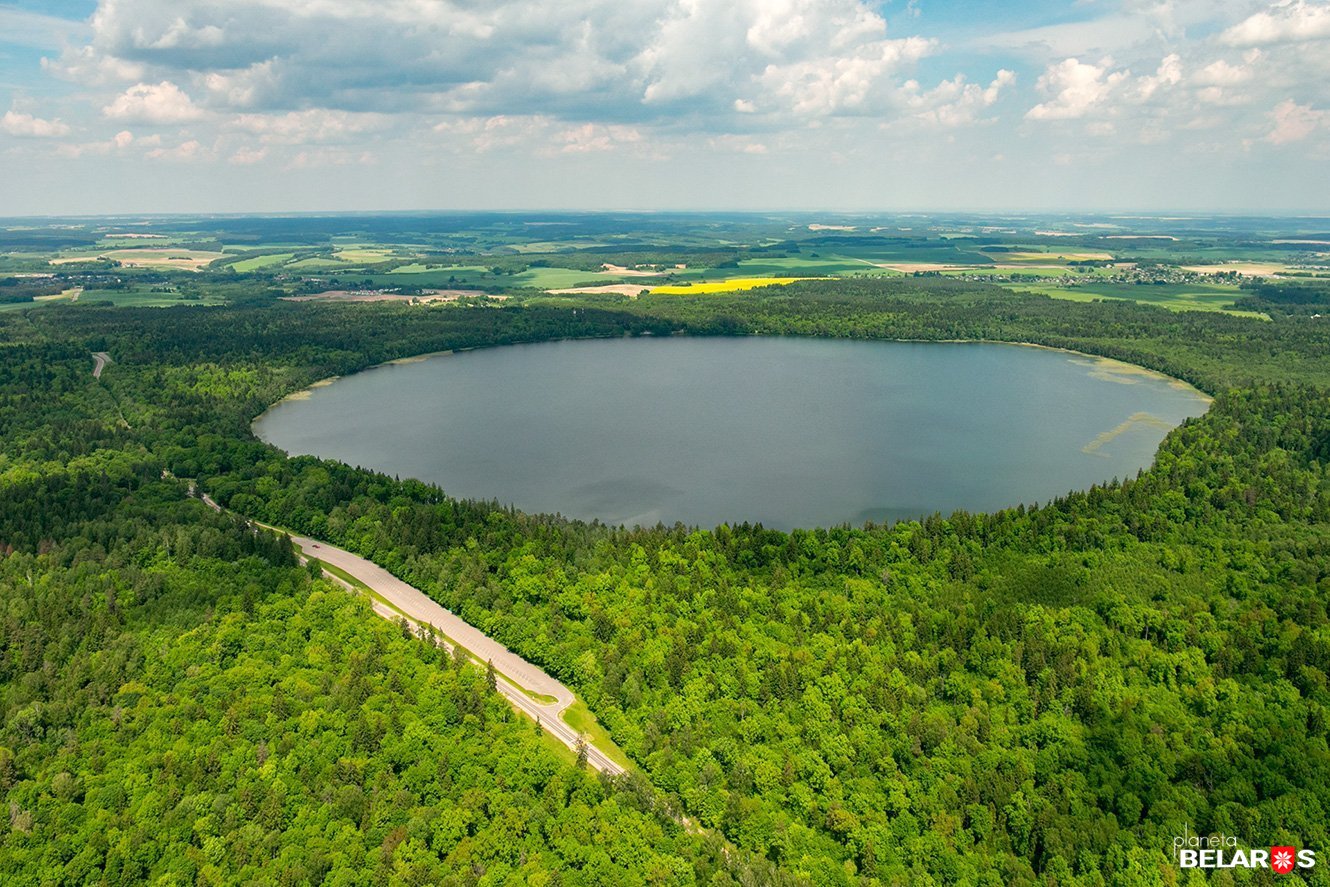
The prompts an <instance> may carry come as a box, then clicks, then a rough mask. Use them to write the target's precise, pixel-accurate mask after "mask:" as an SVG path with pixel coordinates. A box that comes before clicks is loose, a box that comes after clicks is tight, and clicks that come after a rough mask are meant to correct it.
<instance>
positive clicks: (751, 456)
mask: <svg viewBox="0 0 1330 887" xmlns="http://www.w3.org/2000/svg"><path fill="white" fill-rule="evenodd" d="M1207 407H1208V400H1207V399H1206V398H1205V397H1204V395H1202V394H1200V393H1199V392H1197V391H1196V390H1195V389H1192V388H1191V387H1189V386H1187V385H1185V384H1183V383H1181V382H1178V381H1176V380H1172V379H1169V378H1167V377H1164V376H1161V375H1158V374H1156V373H1150V372H1147V371H1145V370H1141V369H1140V368H1138V367H1133V366H1130V365H1127V364H1121V363H1117V362H1114V361H1108V360H1103V359H1099V358H1094V357H1087V356H1085V355H1080V354H1073V353H1070V352H1064V351H1054V350H1049V349H1043V348H1033V347H1023V346H1017V345H997V344H978V343H976V344H961V343H956V344H951V343H912V342H860V341H845V340H835V339H800V338H682V337H680V338H669V339H653V338H641V339H612V340H583V341H567V342H547V343H541V344H536V345H511V346H505V347H500V348H489V349H482V350H477V351H468V352H464V353H457V354H443V355H435V356H431V357H427V358H421V359H413V360H410V361H403V362H399V363H394V364H388V365H385V366H381V367H375V368H373V369H370V370H366V371H365V372H362V373H358V374H356V375H353V376H348V377H345V378H342V379H338V380H336V381H334V382H332V383H331V384H327V385H321V386H316V387H314V388H312V389H309V390H308V391H304V392H301V393H299V394H297V395H294V396H293V397H291V398H288V399H286V400H284V401H282V402H281V403H279V404H277V405H275V406H274V407H273V408H272V409H270V410H269V411H268V412H266V413H265V414H264V415H262V416H260V417H259V419H258V420H256V421H255V423H254V430H255V433H256V434H258V435H259V437H261V438H263V439H264V440H266V441H269V442H270V443H272V444H274V445H276V446H278V447H281V448H282V449H284V450H286V451H288V452H290V453H292V454H312V455H317V456H322V457H325V458H330V459H338V460H341V461H343V462H346V463H349V464H351V465H359V466H362V467H365V468H372V469H375V470H378V471H382V472H385V473H387V474H393V475H399V476H401V477H403V478H405V477H415V478H419V479H421V480H426V481H432V482H434V483H437V484H439V485H440V486H442V487H443V488H444V490H445V491H447V492H448V494H450V495H452V496H455V497H459V498H474V499H497V500H498V501H499V502H501V503H504V504H511V505H515V506H517V507H518V508H520V509H522V510H524V511H528V512H549V513H560V514H563V515H565V516H568V517H576V518H582V519H584V520H592V519H599V520H601V521H603V522H605V523H610V524H626V525H629V526H631V525H634V524H642V525H644V526H651V525H654V524H656V523H657V522H664V523H666V524H672V523H674V522H676V521H681V522H683V523H685V524H695V525H701V526H708V527H710V526H714V525H716V524H719V523H740V522H743V521H748V522H754V523H755V522H761V523H763V524H765V525H766V526H769V527H777V528H784V529H788V528H791V527H796V526H800V527H811V526H831V525H836V524H842V523H850V524H856V525H857V524H862V523H864V522H865V521H870V520H871V521H874V522H879V523H880V522H889V521H893V520H899V519H904V518H914V517H920V516H923V515H927V514H931V513H933V512H935V511H937V512H942V513H943V514H947V513H950V512H951V511H954V510H956V509H968V510H971V511H992V510H996V509H1000V508H1005V507H1009V506H1015V505H1017V504H1020V503H1026V504H1030V503H1035V502H1045V501H1047V500H1049V499H1051V498H1053V497H1055V496H1059V495H1062V494H1064V493H1066V492H1068V491H1070V490H1074V489H1084V488H1087V487H1089V486H1091V485H1092V484H1095V483H1099V482H1103V481H1106V480H1109V479H1111V478H1114V477H1118V478H1125V477H1134V476H1135V475H1136V472H1137V471H1138V470H1139V469H1141V468H1145V467H1148V466H1149V465H1150V464H1151V462H1152V461H1153V458H1154V453H1155V450H1156V449H1157V448H1158V446H1159V442H1160V441H1161V440H1162V439H1163V438H1164V435H1165V434H1166V433H1167V432H1168V430H1169V429H1171V428H1173V427H1175V426H1177V425H1178V424H1180V423H1181V422H1182V421H1183V420H1185V419H1186V418H1187V417H1189V416H1198V415H1200V414H1202V413H1204V412H1205V410H1206V409H1207Z"/></svg>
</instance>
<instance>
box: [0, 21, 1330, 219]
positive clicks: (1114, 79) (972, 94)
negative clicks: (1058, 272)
mask: <svg viewBox="0 0 1330 887" xmlns="http://www.w3.org/2000/svg"><path fill="white" fill-rule="evenodd" d="M0 155H3V158H4V164H5V169H6V172H7V175H6V176H4V177H3V182H2V183H0V201H2V202H3V206H4V209H3V210H0V214H4V215H12V214H40V213H52V214H60V213H113V212H133V213H137V212H206V211H218V212H245V211H288V210H289V211H296V210H375V209H384V210H389V209H452V208H457V209H462V208H503V209H510V208H511V209H523V208H532V209H534V208H568V209H579V208H592V209H594V208H604V209H653V208H658V209H828V210H892V209H921V210H929V209H937V210H942V209H946V210H953V209H972V210H991V209H1004V210H1008V209H1010V210H1073V211H1074V210H1085V211H1095V210H1152V211H1153V210H1157V211H1167V210H1188V211H1230V212H1272V213H1282V212H1302V213H1311V214H1327V215H1330V176H1327V175H1326V174H1325V172H1324V170H1325V169H1326V168H1327V161H1330V0H1320V2H1313V0H1277V2H1273V3H1271V2H1269V0H1080V2H1061V3H1052V2H1033V3H1019V4H1012V3H1003V2H996V0H953V2H946V3H943V2H930V0H891V2H886V3H873V2H862V0H562V2H560V3H557V4H556V3H550V2H548V0H487V2H484V3H476V2H472V0H302V2H298V3H292V2H289V0H101V2H83V0H47V2H40V3H38V2H33V0H19V2H8V3H6V2H3V0H0Z"/></svg>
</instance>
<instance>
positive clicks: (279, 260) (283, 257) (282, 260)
mask: <svg viewBox="0 0 1330 887" xmlns="http://www.w3.org/2000/svg"><path fill="white" fill-rule="evenodd" d="M294 256H295V253H277V254H275V255H268V256H255V257H253V258H252V259H241V260H240V261H238V262H232V263H231V266H230V267H232V268H234V269H235V270H236V271H239V272H240V273H241V274H245V273H247V272H250V271H258V270H259V269H260V268H271V267H273V266H275V265H284V264H286V263H287V262H289V261H291V259H292V258H293V257H294Z"/></svg>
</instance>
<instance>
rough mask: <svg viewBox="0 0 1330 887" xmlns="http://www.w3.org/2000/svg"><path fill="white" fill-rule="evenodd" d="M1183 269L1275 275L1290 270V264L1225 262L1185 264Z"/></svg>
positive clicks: (1201, 272) (1214, 272)
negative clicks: (1216, 263) (1217, 263)
mask: <svg viewBox="0 0 1330 887" xmlns="http://www.w3.org/2000/svg"><path fill="white" fill-rule="evenodd" d="M1182 270H1183V271H1191V272H1193V273H1195V274H1229V273H1231V272H1233V271H1236V272H1237V273H1239V274H1249V275H1251V276H1252V277H1274V276H1275V275H1276V274H1283V273H1284V272H1286V271H1288V266H1286V265H1272V264H1267V263H1260V262H1225V263H1223V264H1222V265H1183V266H1182Z"/></svg>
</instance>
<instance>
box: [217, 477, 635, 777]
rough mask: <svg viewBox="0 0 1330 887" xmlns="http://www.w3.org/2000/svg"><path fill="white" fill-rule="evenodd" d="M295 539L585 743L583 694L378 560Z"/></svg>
mask: <svg viewBox="0 0 1330 887" xmlns="http://www.w3.org/2000/svg"><path fill="white" fill-rule="evenodd" d="M201 498H202V499H203V501H204V503H205V504H207V505H208V507H210V508H213V509H215V510H217V511H221V510H222V509H221V506H220V505H218V504H217V503H216V502H215V501H213V499H212V498H211V497H210V496H208V495H207V494H206V493H205V494H204V495H203V496H202V497H201ZM291 542H292V543H293V544H294V545H295V546H296V548H297V549H299V550H300V552H301V553H302V554H303V555H304V556H305V557H307V558H317V559H318V560H319V561H320V562H322V563H324V564H327V565H329V566H332V567H336V568H337V569H339V570H341V571H342V572H344V573H346V574H347V575H349V576H351V577H353V578H355V579H356V580H358V581H360V582H363V583H364V584H365V585H367V586H368V587H369V588H370V589H371V590H372V591H373V592H374V593H375V594H376V595H378V596H379V598H382V600H379V599H378V598H373V597H372V598H370V602H371V604H372V605H373V607H374V612H375V613H377V614H378V615H380V616H382V617H383V618H385V619H388V620H391V621H393V622H397V621H399V620H400V619H401V618H402V617H403V616H405V617H406V619H407V621H409V622H410V623H411V625H412V628H413V629H414V630H415V631H416V633H417V634H419V635H421V636H424V634H425V631H426V630H427V629H428V628H433V630H434V633H435V635H436V636H437V635H440V634H441V635H443V636H444V637H443V643H444V645H445V646H446V647H447V648H448V649H449V650H450V651H451V650H452V649H453V647H454V646H460V647H461V648H462V649H463V650H465V651H466V652H467V653H468V654H469V655H470V656H471V658H472V659H474V660H475V661H476V662H478V663H480V664H481V665H484V664H486V663H488V662H493V663H494V670H495V671H496V672H497V673H498V680H497V681H496V684H495V685H496V689H497V690H498V691H499V692H500V693H501V694H503V696H504V698H505V699H507V700H508V701H509V702H510V703H511V704H512V706H513V707H514V708H516V709H517V710H518V711H520V712H521V713H523V714H525V715H526V716H528V717H529V718H531V719H532V720H534V721H538V722H539V723H540V725H541V727H543V728H544V730H545V732H546V733H548V734H549V735H551V736H553V737H554V738H555V739H558V740H559V741H560V742H562V743H563V744H564V745H566V746H568V747H569V748H570V749H573V750H574V751H576V750H577V748H578V746H579V744H583V738H582V736H581V734H580V733H579V732H578V731H577V730H575V729H573V728H572V727H571V726H569V725H568V723H567V722H566V721H564V719H563V712H564V710H565V709H567V708H568V706H570V705H572V704H573V703H574V702H575V701H576V699H577V697H576V696H575V695H573V691H572V690H569V689H568V688H567V687H566V686H564V685H563V684H562V683H560V682H559V681H557V680H555V679H554V678H552V677H550V676H549V675H548V674H546V673H545V671H544V670H543V669H541V668H540V667H539V666H536V665H533V664H532V663H530V662H527V661H526V660H525V659H523V658H522V657H521V656H518V655H517V654H516V653H514V652H512V651H511V650H509V649H508V648H507V647H505V646H503V644H500V643H499V642H498V641H496V640H494V639H493V638H491V637H489V636H488V635H486V634H485V633H484V632H482V631H481V630H480V629H478V628H476V627H475V626H474V625H471V624H470V623H469V622H466V621H464V620H463V619H461V617H459V616H457V615H456V614H455V613H453V612H452V611H450V610H446V609H444V608H443V607H441V606H439V604H438V603H437V602H436V601H435V600H434V599H433V598H431V597H429V595H427V594H425V593H424V592H423V591H421V590H420V589H418V588H416V587H415V586H412V585H408V584H407V583H405V582H403V581H402V580H401V579H398V578H397V577H396V576H394V575H393V574H392V573H389V572H388V571H387V570H385V569H383V568H382V567H380V566H379V565H378V564H375V563H373V562H372V561H368V560H365V559H364V558H363V557H360V556H359V555H355V554H352V553H351V552H349V551H346V550H345V549H342V548H338V547H337V546H335V545H329V544H328V543H327V542H322V541H320V540H317V539H310V538H309V537H307V536H296V535H291ZM326 575H329V576H331V577H332V578H333V579H337V578H338V577H336V576H335V575H334V574H332V573H331V572H329V573H327V574H326ZM338 581H341V580H340V579H338ZM342 584H344V585H345V584H346V583H342ZM353 590H354V589H353ZM385 601H386V602H387V603H385ZM531 694H535V695H536V696H543V697H548V698H551V699H553V701H552V702H543V701H540V700H538V699H534V698H532V695H531ZM584 744H585V746H586V753H587V763H588V764H589V765H590V766H592V767H594V768H595V769H596V770H599V771H601V772H604V773H610V774H612V775H616V776H617V775H619V774H621V773H623V772H624V768H623V767H622V766H620V765H619V764H618V763H616V762H615V761H613V760H611V759H610V757H609V756H608V755H606V754H605V753H604V752H603V751H601V750H600V749H598V748H596V747H595V746H594V745H592V744H591V743H590V742H589V741H588V742H585V743H584Z"/></svg>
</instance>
